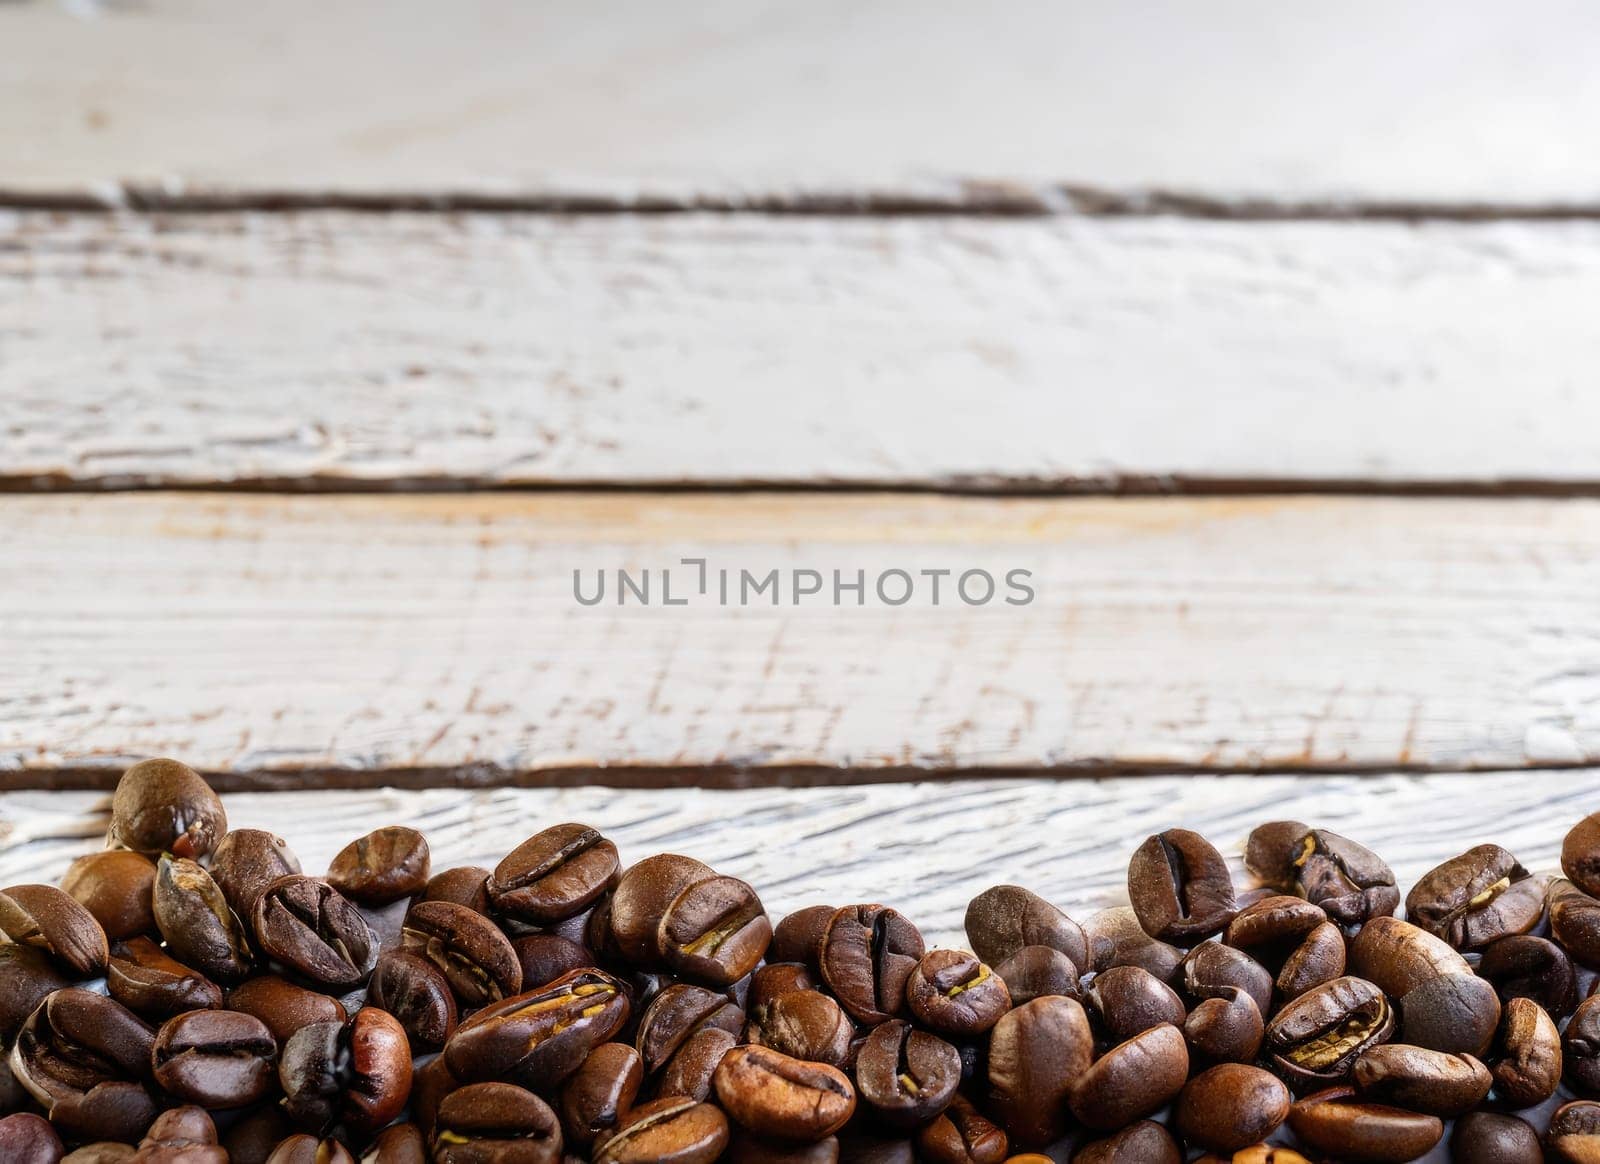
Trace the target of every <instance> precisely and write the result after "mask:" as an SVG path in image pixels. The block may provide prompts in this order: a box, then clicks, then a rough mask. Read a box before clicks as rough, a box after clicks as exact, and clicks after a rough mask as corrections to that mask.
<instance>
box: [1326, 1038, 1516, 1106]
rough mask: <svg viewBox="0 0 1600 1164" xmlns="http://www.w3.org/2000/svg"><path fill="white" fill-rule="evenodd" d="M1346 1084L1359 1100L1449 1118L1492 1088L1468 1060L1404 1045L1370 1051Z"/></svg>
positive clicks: (1488, 1078) (1479, 1068) (1476, 1065)
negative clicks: (1349, 1084)
mask: <svg viewBox="0 0 1600 1164" xmlns="http://www.w3.org/2000/svg"><path fill="white" fill-rule="evenodd" d="M1350 1081H1351V1082H1352V1083H1353V1084H1354V1085H1355V1088H1356V1091H1357V1092H1359V1093H1360V1095H1361V1098H1362V1099H1366V1100H1371V1101H1372V1102H1374V1103H1387V1104H1393V1105H1394V1106H1396V1107H1403V1108H1407V1109H1409V1110H1410V1111H1420V1112H1423V1113H1425V1114H1427V1115H1436V1116H1438V1117H1439V1118H1440V1119H1453V1118H1454V1117H1456V1116H1458V1115H1461V1114H1462V1113H1463V1112H1467V1111H1470V1110H1471V1109H1473V1108H1475V1107H1477V1106H1478V1104H1480V1103H1482V1102H1483V1099H1484V1097H1485V1096H1486V1095H1488V1094H1489V1088H1490V1087H1492V1086H1493V1085H1494V1077H1493V1076H1491V1075H1490V1074H1489V1069H1488V1068H1487V1067H1485V1066H1484V1065H1483V1064H1482V1063H1480V1062H1478V1060H1476V1059H1474V1058H1473V1057H1472V1056H1471V1055H1451V1054H1448V1053H1447V1052H1444V1051H1430V1050H1429V1049H1428V1048H1426V1047H1413V1046H1410V1045H1409V1044H1406V1043H1388V1044H1385V1045H1383V1046H1380V1047H1368V1048H1367V1049H1366V1050H1365V1051H1363V1052H1362V1053H1361V1057H1360V1058H1359V1059H1357V1060H1356V1064H1355V1068H1354V1070H1353V1071H1352V1072H1351V1075H1350Z"/></svg>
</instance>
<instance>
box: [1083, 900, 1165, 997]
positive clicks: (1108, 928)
mask: <svg viewBox="0 0 1600 1164" xmlns="http://www.w3.org/2000/svg"><path fill="white" fill-rule="evenodd" d="M1084 934H1085V935H1086V936H1087V938H1088V940H1089V942H1090V944H1091V945H1092V946H1093V948H1094V951H1095V953H1094V958H1093V961H1092V963H1091V964H1090V965H1092V967H1093V969H1094V971H1095V972H1096V973H1104V972H1105V971H1107V970H1110V969H1112V968H1113V967H1116V966H1137V967H1139V969H1141V970H1147V971H1149V972H1150V973H1151V974H1153V975H1155V976H1156V977H1157V978H1159V979H1161V981H1163V982H1165V983H1166V984H1167V985H1168V986H1175V985H1177V982H1178V976H1179V969H1178V968H1179V967H1180V966H1181V965H1182V963H1183V957H1184V952H1183V951H1182V950H1180V949H1178V947H1176V946H1173V945H1170V944H1168V943H1167V942H1158V941H1156V940H1155V939H1154V938H1152V937H1151V936H1150V935H1149V934H1147V933H1145V932H1144V928H1143V927H1142V926H1141V925H1140V924H1139V917H1138V915H1137V914H1135V913H1134V912H1133V910H1132V909H1131V908H1129V907H1128V906H1125V905H1122V906H1115V907H1113V908H1111V909H1103V910H1101V911H1100V912H1099V913H1097V914H1095V915H1094V916H1093V917H1091V918H1090V919H1089V920H1088V921H1087V922H1086V923H1085V924H1084ZM1079 968H1080V969H1088V968H1089V965H1085V964H1082V963H1080V964H1079Z"/></svg>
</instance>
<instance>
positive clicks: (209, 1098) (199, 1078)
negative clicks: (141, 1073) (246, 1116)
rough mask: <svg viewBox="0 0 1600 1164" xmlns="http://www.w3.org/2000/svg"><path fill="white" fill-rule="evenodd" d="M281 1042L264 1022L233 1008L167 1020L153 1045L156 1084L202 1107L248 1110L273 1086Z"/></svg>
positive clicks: (194, 1013) (197, 1011)
mask: <svg viewBox="0 0 1600 1164" xmlns="http://www.w3.org/2000/svg"><path fill="white" fill-rule="evenodd" d="M277 1054H278V1044H277V1042H276V1040H274V1039H273V1037H272V1032H271V1031H269V1030H267V1027H266V1024H265V1023H263V1022H261V1020H260V1019H256V1018H252V1017H251V1016H250V1015H247V1014H242V1013H240V1012H238V1011H231V1010H194V1011H190V1012H189V1013H188V1014H181V1015H178V1016H177V1017H176V1018H172V1019H168V1020H167V1022H166V1023H164V1024H163V1025H162V1027H161V1029H160V1030H159V1031H158V1032H156V1038H155V1043H154V1044H153V1045H152V1047H151V1056H152V1058H151V1063H152V1064H153V1065H154V1069H155V1080H156V1082H157V1083H158V1084H160V1085H161V1087H162V1088H164V1089H165V1090H166V1091H167V1092H169V1093H170V1094H172V1095H174V1096H176V1097H177V1098H178V1099H181V1100H183V1101H184V1102H185V1103H192V1104H196V1105H198V1106H200V1107H203V1108H209V1109H212V1110H217V1109H221V1108H230V1107H244V1106H245V1105H247V1104H251V1103H254V1102H255V1101H256V1100H258V1099H260V1098H261V1097H262V1096H264V1095H265V1094H266V1093H267V1091H268V1090H269V1089H270V1088H271V1086H272V1082H273V1075H274V1074H275V1072H276V1067H277Z"/></svg>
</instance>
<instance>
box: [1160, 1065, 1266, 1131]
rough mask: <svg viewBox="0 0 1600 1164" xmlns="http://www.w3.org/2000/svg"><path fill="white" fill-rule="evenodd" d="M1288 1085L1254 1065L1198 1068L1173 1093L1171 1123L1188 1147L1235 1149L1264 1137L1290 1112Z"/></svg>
mask: <svg viewBox="0 0 1600 1164" xmlns="http://www.w3.org/2000/svg"><path fill="white" fill-rule="evenodd" d="M1289 1104H1290V1098H1289V1089H1288V1088H1287V1087H1285V1086H1284V1085H1283V1083H1282V1081H1281V1080H1279V1079H1278V1078H1277V1077H1276V1076H1274V1075H1271V1074H1269V1073H1268V1072H1266V1071H1263V1070H1261V1069H1260V1068H1259V1067H1247V1066H1245V1065H1244V1064H1242V1063H1223V1064H1221V1065H1220V1066H1217V1067H1213V1068H1211V1069H1210V1070H1209V1071H1202V1072H1201V1073H1200V1074H1199V1075H1196V1076H1195V1077H1194V1078H1193V1079H1191V1080H1189V1082H1188V1083H1186V1084H1184V1087H1183V1091H1182V1092H1181V1093H1179V1095H1178V1103H1177V1107H1176V1109H1175V1111H1174V1121H1175V1124H1176V1126H1177V1129H1178V1134H1179V1135H1180V1136H1182V1137H1183V1139H1184V1141H1185V1142H1186V1143H1188V1144H1189V1145H1191V1146H1193V1147H1200V1148H1206V1149H1209V1150H1210V1151H1213V1152H1226V1153H1232V1152H1237V1151H1239V1150H1240V1149H1242V1148H1248V1147H1249V1146H1250V1145H1251V1144H1255V1143H1259V1142H1260V1141H1262V1140H1265V1139H1266V1138H1267V1137H1268V1136H1270V1135H1271V1134H1272V1133H1273V1132H1275V1131H1277V1130H1278V1125H1280V1124H1281V1123H1283V1121H1284V1120H1285V1119H1287V1118H1288V1115H1289Z"/></svg>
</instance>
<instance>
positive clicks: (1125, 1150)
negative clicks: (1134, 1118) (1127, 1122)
mask: <svg viewBox="0 0 1600 1164" xmlns="http://www.w3.org/2000/svg"><path fill="white" fill-rule="evenodd" d="M1072 1164H1183V1153H1182V1152H1180V1151H1179V1150H1178V1145H1177V1142H1176V1141H1174V1140H1173V1138H1172V1133H1171V1132H1169V1131H1167V1129H1166V1128H1164V1127H1162V1126H1161V1125H1160V1124H1158V1123H1154V1122H1152V1121H1150V1120H1140V1121H1139V1122H1138V1123H1136V1124H1133V1125H1132V1126H1131V1127H1126V1128H1123V1129H1122V1131H1120V1132H1117V1133H1116V1134H1115V1135H1111V1136H1107V1137H1106V1138H1105V1139H1103V1140H1090V1141H1089V1142H1088V1143H1086V1144H1084V1145H1083V1146H1082V1147H1081V1148H1079V1149H1078V1150H1077V1151H1076V1152H1074V1153H1073V1154H1072Z"/></svg>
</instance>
